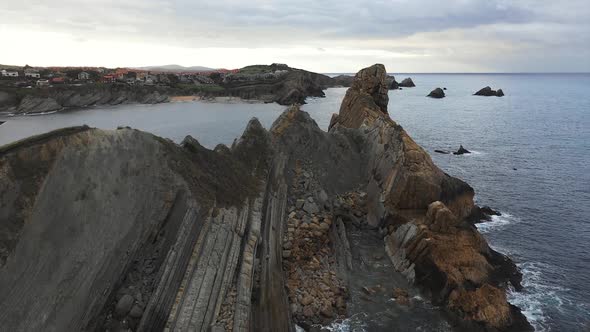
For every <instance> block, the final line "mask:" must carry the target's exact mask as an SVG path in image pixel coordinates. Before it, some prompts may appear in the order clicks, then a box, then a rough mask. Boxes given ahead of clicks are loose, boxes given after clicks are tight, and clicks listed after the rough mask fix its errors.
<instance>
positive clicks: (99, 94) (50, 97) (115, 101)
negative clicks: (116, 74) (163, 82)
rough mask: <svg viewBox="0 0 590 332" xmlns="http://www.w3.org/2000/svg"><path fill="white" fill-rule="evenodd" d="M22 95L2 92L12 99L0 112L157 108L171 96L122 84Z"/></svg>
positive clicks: (165, 90)
mask: <svg viewBox="0 0 590 332" xmlns="http://www.w3.org/2000/svg"><path fill="white" fill-rule="evenodd" d="M21 90H22V89H21ZM26 92H27V94H26V95H24V96H23V97H22V98H20V99H19V98H17V97H16V95H17V94H18V91H17V90H14V91H11V92H4V93H5V94H10V95H12V94H14V98H11V99H10V102H6V103H5V104H4V105H1V104H0V111H5V112H11V113H15V114H28V113H43V112H52V111H59V110H62V109H67V108H84V107H89V106H94V105H119V104H128V103H139V104H157V103H163V102H167V101H168V98H169V96H170V95H174V94H175V92H174V91H173V90H172V89H170V88H163V87H153V86H151V87H150V86H143V87H140V86H128V85H126V84H107V85H88V86H59V87H54V88H49V89H31V90H27V91H26Z"/></svg>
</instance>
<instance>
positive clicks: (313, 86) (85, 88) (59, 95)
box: [0, 67, 338, 115]
mask: <svg viewBox="0 0 590 332" xmlns="http://www.w3.org/2000/svg"><path fill="white" fill-rule="evenodd" d="M286 68H287V69H286V70H285V71H286V72H285V73H284V74H282V75H273V76H271V77H270V78H266V77H265V76H263V75H258V76H256V75H253V76H252V75H250V76H247V77H250V79H247V80H238V79H234V80H228V81H219V82H217V83H218V84H213V85H212V86H213V87H215V89H214V88H213V87H209V86H207V85H202V86H196V85H195V86H191V87H187V86H186V85H182V86H174V85H172V86H148V85H141V86H139V85H128V84H125V83H108V84H87V85H77V86H76V85H56V86H53V87H43V88H31V89H25V88H7V87H3V88H2V89H0V113H9V114H15V115H22V114H39V113H48V112H56V111H62V110H67V109H83V108H87V107H90V106H100V105H120V104H158V103H166V102H170V101H171V100H179V99H183V98H184V99H185V101H186V100H187V99H191V98H193V99H197V98H198V99H202V100H206V101H215V100H216V99H220V98H221V99H228V100H229V99H236V100H244V101H248V102H254V101H257V102H264V103H273V102H276V103H278V104H280V105H291V104H295V103H298V104H304V103H305V99H306V98H307V97H323V96H324V92H323V90H325V89H326V88H328V87H333V86H338V82H336V81H335V80H333V79H332V78H330V77H328V76H325V75H321V74H317V73H312V72H308V71H305V70H301V69H295V68H289V67H286ZM259 76H260V77H259ZM251 77H254V78H251Z"/></svg>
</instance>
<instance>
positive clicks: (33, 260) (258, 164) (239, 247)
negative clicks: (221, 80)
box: [0, 64, 532, 331]
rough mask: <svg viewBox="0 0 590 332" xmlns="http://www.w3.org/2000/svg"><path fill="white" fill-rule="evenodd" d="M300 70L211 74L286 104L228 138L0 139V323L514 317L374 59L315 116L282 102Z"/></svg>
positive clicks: (314, 326) (473, 321)
mask: <svg viewBox="0 0 590 332" xmlns="http://www.w3.org/2000/svg"><path fill="white" fill-rule="evenodd" d="M318 75H319V74H313V73H309V72H302V71H298V70H294V71H293V72H291V73H287V74H285V77H284V78H281V79H280V80H281V81H280V82H282V83H268V84H266V83H264V84H258V83H256V84H252V83H248V82H242V81H241V80H237V81H235V82H228V83H226V84H227V85H226V86H225V87H224V91H225V92H224V93H228V91H230V92H231V93H233V94H232V95H231V96H239V97H240V98H244V99H258V97H257V98H254V97H256V96H266V93H268V92H271V95H272V96H273V98H274V101H276V102H280V103H285V104H289V103H293V104H294V105H291V106H289V107H288V108H287V109H286V110H285V111H284V112H283V113H282V114H281V115H280V116H279V117H278V118H277V119H276V121H275V122H274V123H273V125H272V126H271V128H270V129H266V128H264V127H263V126H262V125H261V124H260V122H259V121H258V120H257V119H255V118H254V119H252V120H251V121H249V122H248V124H247V125H246V128H245V130H244V132H243V134H242V135H241V137H239V138H238V139H236V140H235V142H234V143H233V144H232V146H229V147H228V146H225V145H218V146H217V147H215V148H214V149H213V150H209V149H206V148H205V147H203V146H202V145H201V144H200V143H199V142H198V141H197V140H196V139H194V138H192V137H191V136H187V137H186V138H185V139H184V141H183V142H182V143H181V144H180V145H177V144H175V143H173V142H172V141H170V140H167V139H163V138H160V137H157V136H154V135H152V134H149V133H146V132H142V131H138V130H134V129H130V128H120V129H117V130H110V131H109V130H99V129H94V128H89V127H86V126H81V127H73V128H66V129H60V130H57V131H54V132H51V133H47V134H43V135H40V136H35V137H31V138H28V139H25V140H22V141H19V142H16V143H13V144H10V145H6V146H3V147H0V173H1V174H3V176H2V177H0V193H2V195H0V285H3V287H1V288H0V324H1V326H3V328H6V329H7V330H10V331H32V330H42V331H72V330H110V331H120V330H129V329H131V330H132V331H162V330H165V329H169V330H171V331H181V330H182V331H186V330H194V331H295V330H296V326H298V327H300V328H302V329H304V330H306V331H321V330H322V329H324V328H325V327H326V326H329V325H330V324H337V323H342V322H343V321H344V320H346V319H348V318H351V317H356V318H357V319H361V320H363V319H364V321H362V322H361V323H362V324H363V325H364V326H368V328H369V330H371V331H391V330H394V329H396V328H398V329H402V330H404V329H405V330H416V329H418V328H424V326H426V327H427V328H429V329H434V328H437V329H438V328H440V327H441V326H442V327H444V328H445V329H448V330H458V331H531V330H532V327H531V325H530V324H529V323H528V322H527V320H526V318H525V317H524V316H523V314H522V313H521V311H520V309H519V308H518V307H516V306H513V305H511V304H510V303H509V302H508V300H507V297H506V292H507V291H508V289H509V288H513V289H515V290H516V291H519V290H521V289H522V286H521V278H522V276H521V273H520V272H519V270H518V269H517V267H516V266H515V264H514V263H513V262H512V260H511V259H510V258H509V257H507V256H506V255H504V254H502V253H499V252H497V251H495V250H493V249H492V248H490V246H489V245H488V243H487V241H486V240H485V238H484V237H483V236H482V235H481V234H480V233H479V232H478V230H477V228H476V227H475V225H474V222H477V221H478V220H479V219H481V218H485V213H486V212H485V211H487V210H485V209H480V208H479V207H478V206H477V205H475V203H474V200H473V198H474V195H475V192H474V189H473V188H472V187H471V186H469V185H468V184H467V183H465V182H464V181H462V180H460V179H457V178H454V177H452V176H449V175H448V174H446V173H444V172H443V171H442V170H441V169H440V168H438V167H437V166H436V165H435V164H434V163H433V161H432V159H431V158H430V156H429V155H428V153H426V151H424V150H423V149H422V148H421V147H420V146H419V145H418V144H416V143H415V142H414V141H413V139H412V138H411V137H410V136H409V135H408V134H407V132H406V131H405V130H404V129H403V128H402V127H401V126H400V125H399V124H397V123H396V122H395V121H394V119H392V117H390V115H389V113H388V103H389V98H388V94H387V92H388V89H390V88H391V81H388V76H387V73H386V70H385V67H384V66H383V65H379V64H377V65H373V66H371V67H368V68H364V69H362V70H361V71H359V72H358V73H357V74H356V76H355V77H354V78H353V79H352V82H351V84H350V85H351V86H350V88H349V89H348V90H347V92H346V95H345V97H344V100H343V101H342V105H341V107H340V110H339V112H338V113H337V114H336V113H335V114H334V115H333V117H332V121H331V123H330V127H329V130H328V131H327V132H325V131H322V130H321V129H320V128H319V127H318V125H317V123H316V122H315V121H314V120H313V119H312V118H311V117H310V115H309V114H308V113H306V112H304V111H302V110H301V109H300V108H299V106H298V105H297V104H296V103H298V102H300V101H301V98H303V96H309V95H313V94H319V93H320V92H321V88H322V87H324V86H325V85H324V84H325V83H326V82H329V81H325V78H324V77H323V75H322V76H318ZM287 77H291V78H289V79H287ZM326 77H327V76H326ZM302 82H303V83H302ZM305 82H306V83H305ZM302 86H306V87H311V88H309V89H303V90H300V89H299V87H302ZM316 87H317V89H316ZM134 88H135V87H133V88H128V87H126V88H124V89H123V90H122V91H125V92H119V93H125V95H126V96H132V95H133V93H132V92H130V91H133V90H126V89H134ZM142 88H145V87H142ZM154 89H158V87H154ZM146 91H150V90H149V89H148V90H146ZM147 93H148V95H150V96H151V97H149V98H150V100H155V99H157V98H156V96H162V95H163V94H162V93H161V92H159V91H157V90H151V92H147ZM78 95H79V96H80V97H82V96H85V95H83V94H81V93H79V94H78ZM178 95H181V94H178ZM226 96H227V95H226ZM167 97H169V95H167ZM25 98H29V99H30V98H37V97H24V98H23V99H25ZM46 98H53V99H54V100H55V101H56V102H58V99H59V98H57V97H55V98H54V97H52V96H51V95H50V96H48V97H46ZM75 98H78V97H75ZM69 100H74V99H69ZM128 100H130V99H128ZM167 101H168V100H167ZM21 102H22V101H21ZM58 104H59V102H58ZM19 105H20V104H19ZM13 107H19V106H18V105H17V106H13ZM56 193H60V194H59V195H56ZM417 295H421V297H422V298H425V299H426V300H427V301H428V302H429V303H431V304H433V305H435V306H436V307H437V309H436V310H435V311H434V313H433V310H430V311H429V312H430V313H429V314H426V313H424V312H422V311H420V306H419V305H418V303H417V301H418V300H417V299H416V298H417V297H418V296H417ZM384 311H385V312H388V313H389V314H390V315H388V316H387V317H389V318H388V320H387V321H385V324H386V325H385V326H384V325H380V324H383V323H384V320H383V318H382V316H378V315H379V314H382V313H383V312H384ZM359 317H360V318H359ZM363 317H364V318H363ZM413 317H414V318H415V317H419V318H420V319H412V318H413ZM416 324H422V325H416ZM443 330H444V329H443Z"/></svg>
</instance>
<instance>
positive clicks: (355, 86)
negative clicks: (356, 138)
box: [338, 64, 389, 128]
mask: <svg viewBox="0 0 590 332" xmlns="http://www.w3.org/2000/svg"><path fill="white" fill-rule="evenodd" d="M386 78H387V75H386V72H385V66H383V65H381V64H376V65H373V66H371V67H368V68H365V69H362V70H361V71H359V72H358V73H357V74H356V76H355V78H354V82H353V83H352V86H351V87H350V88H349V89H348V91H346V96H345V97H344V100H343V101H342V106H341V107H340V114H339V117H338V123H340V124H341V125H343V126H345V127H348V128H358V127H360V126H361V125H362V124H363V121H369V122H372V121H373V120H375V119H376V118H378V117H381V116H384V115H385V116H387V104H388V103H389V97H388V96H387V90H388V89H387V81H386Z"/></svg>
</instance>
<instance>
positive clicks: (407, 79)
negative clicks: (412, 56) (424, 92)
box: [398, 77, 416, 88]
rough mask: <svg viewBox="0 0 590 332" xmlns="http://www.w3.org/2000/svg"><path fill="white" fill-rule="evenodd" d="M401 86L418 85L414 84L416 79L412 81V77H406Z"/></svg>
mask: <svg viewBox="0 0 590 332" xmlns="http://www.w3.org/2000/svg"><path fill="white" fill-rule="evenodd" d="M398 85H399V86H401V87H404V88H413V87H415V86H416V85H415V84H414V81H412V79H411V78H409V77H408V78H404V80H403V81H401V82H400V83H399V84H398Z"/></svg>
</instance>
